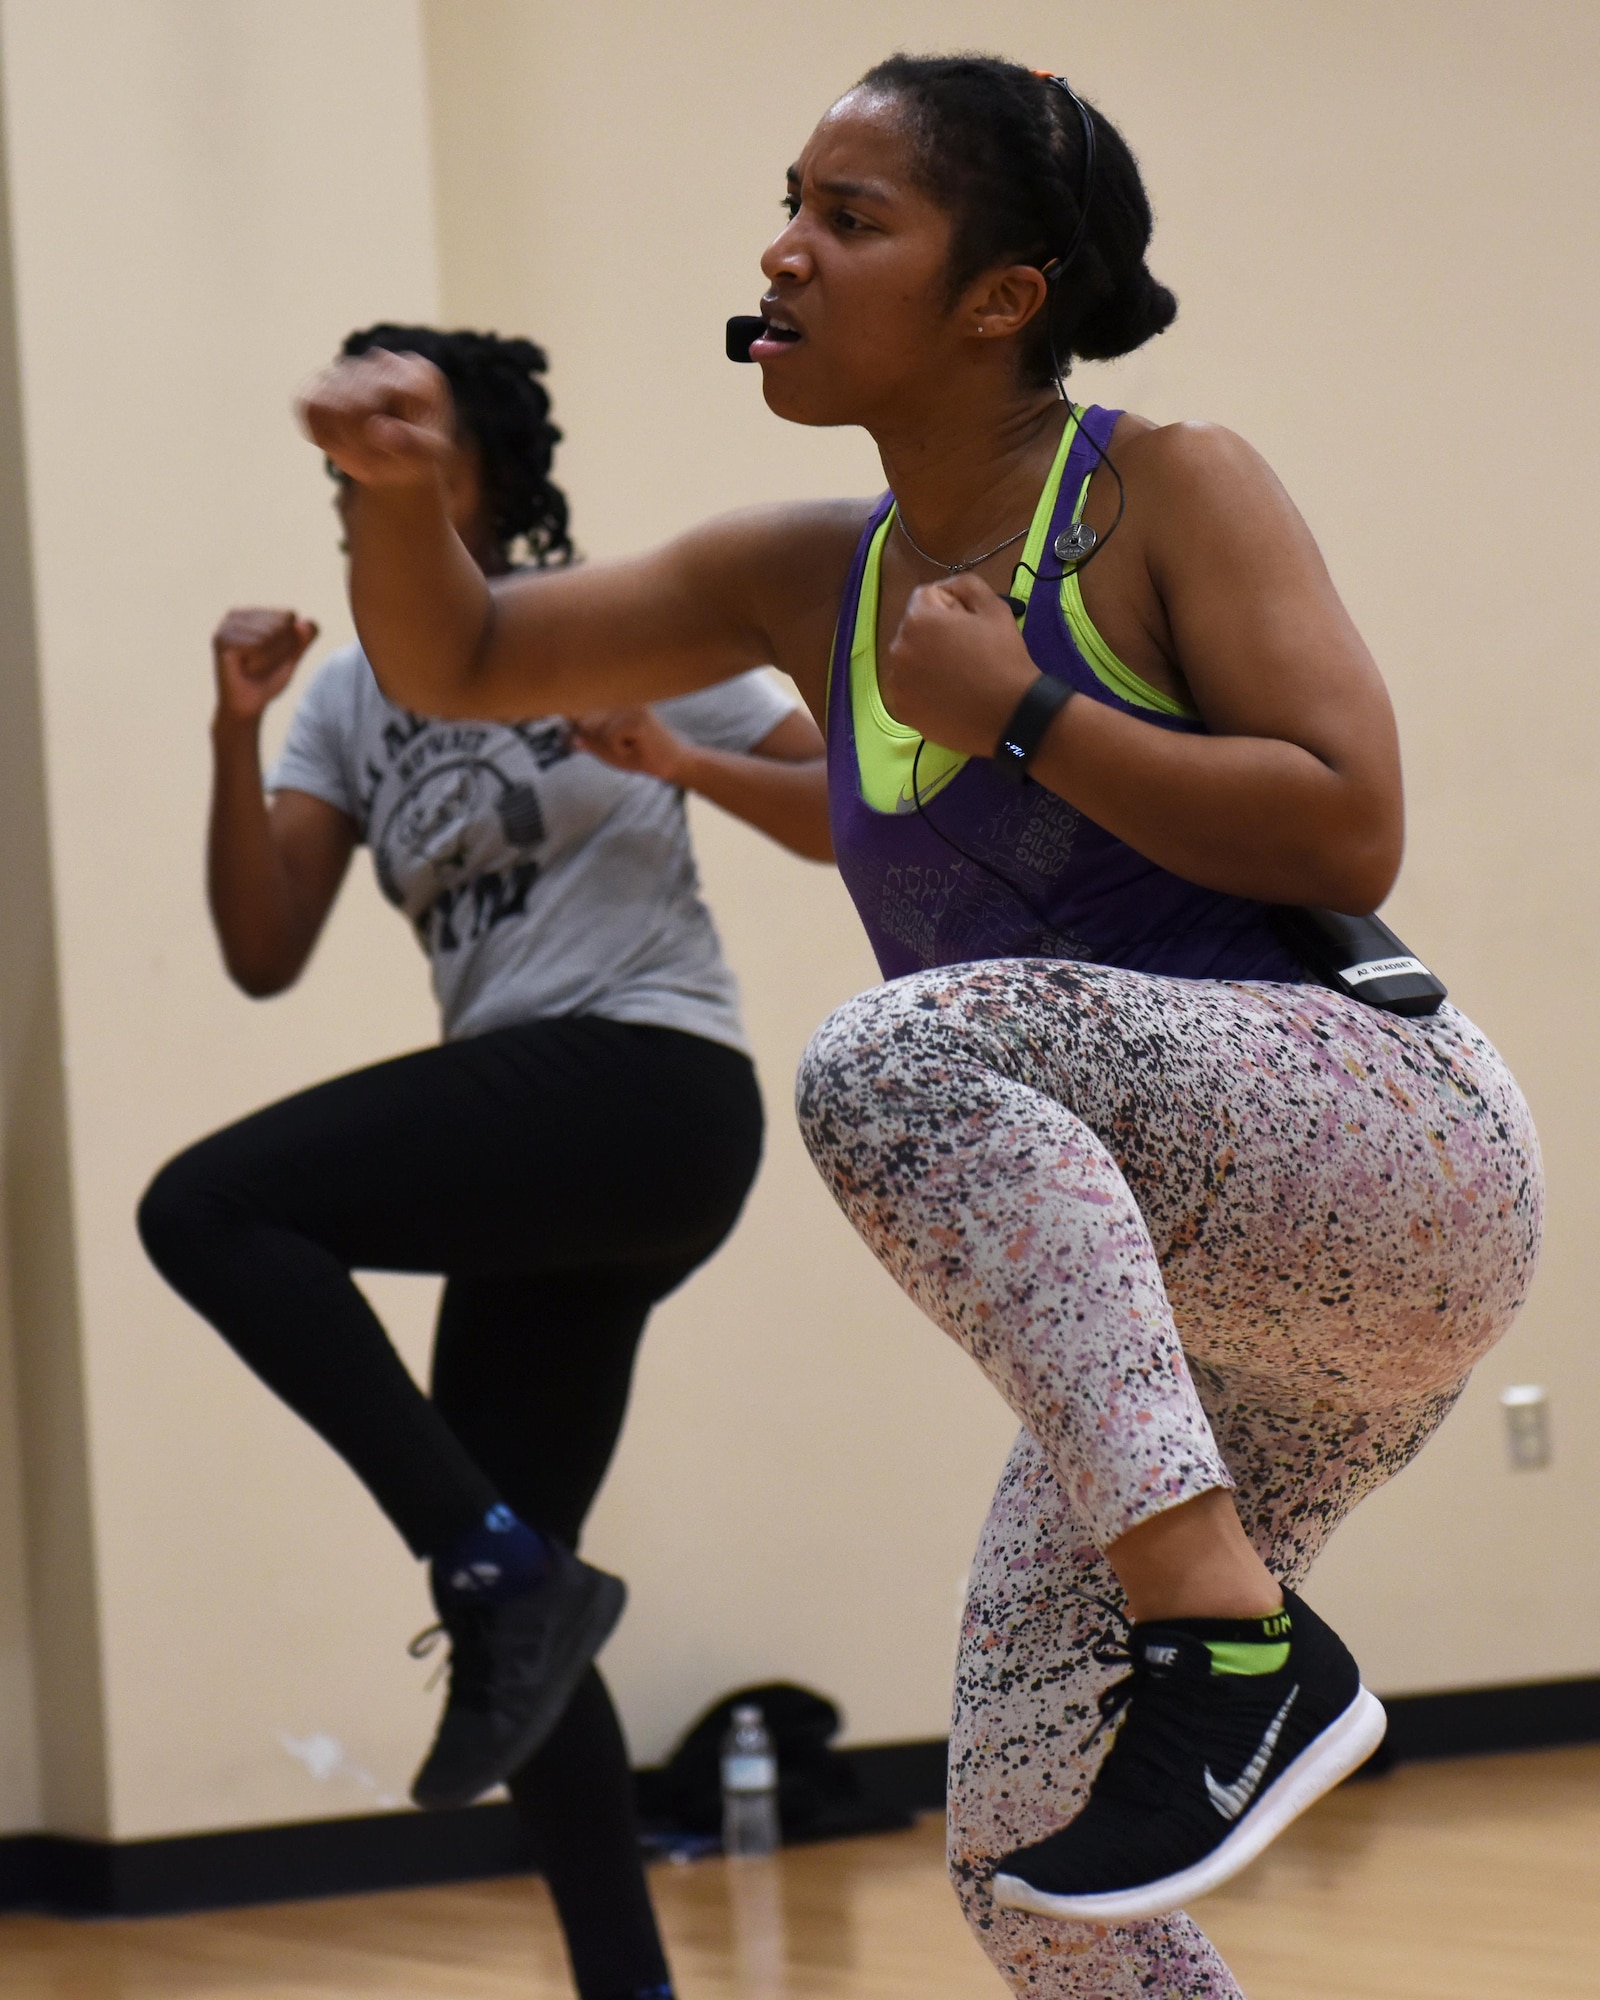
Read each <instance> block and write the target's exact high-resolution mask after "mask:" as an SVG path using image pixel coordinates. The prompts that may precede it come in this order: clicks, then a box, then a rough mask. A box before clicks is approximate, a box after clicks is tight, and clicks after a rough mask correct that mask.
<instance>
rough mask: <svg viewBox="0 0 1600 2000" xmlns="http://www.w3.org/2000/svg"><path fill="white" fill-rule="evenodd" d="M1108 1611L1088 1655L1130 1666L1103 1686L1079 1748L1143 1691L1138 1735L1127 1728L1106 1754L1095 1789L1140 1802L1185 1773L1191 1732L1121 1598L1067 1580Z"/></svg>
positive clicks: (1087, 1744)
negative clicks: (1145, 1654)
mask: <svg viewBox="0 0 1600 2000" xmlns="http://www.w3.org/2000/svg"><path fill="white" fill-rule="evenodd" d="M1069 1588H1070V1589H1071V1591H1072V1595H1073V1596H1074V1597H1081V1598H1082V1599H1083V1600H1084V1601H1085V1602H1086V1603H1089V1604H1093V1605H1095V1606H1096V1607H1097V1609H1099V1610H1100V1611H1102V1612H1104V1613H1105V1616H1106V1620H1107V1622H1106V1624H1105V1625H1103V1626H1102V1627H1101V1629H1100V1631H1099V1632H1098V1633H1097V1634H1096V1636H1095V1639H1094V1642H1093V1644H1092V1645H1091V1646H1090V1648H1089V1657H1090V1658H1091V1659H1092V1660H1093V1661H1095V1663H1096V1664H1097V1665H1098V1666H1102V1667H1126V1668H1127V1670H1128V1671H1127V1672H1126V1673H1125V1674H1124V1675H1123V1676H1122V1677H1121V1679H1120V1680H1114V1681H1112V1682H1111V1683H1110V1685H1109V1686H1107V1687H1104V1688H1102V1689H1101V1690H1100V1697H1099V1701H1098V1703H1097V1706H1098V1708H1099V1711H1100V1714H1099V1720H1098V1721H1097V1722H1096V1723H1095V1725H1094V1727H1093V1729H1091V1730H1090V1731H1089V1734H1088V1735H1087V1736H1086V1737H1084V1739H1083V1741H1082V1742H1081V1743H1080V1744H1079V1745H1078V1750H1079V1754H1080V1755H1081V1754H1083V1753H1084V1752H1086V1751H1088V1750H1089V1749H1090V1748H1091V1747H1092V1746H1093V1745H1094V1744H1095V1743H1096V1742H1097V1741H1098V1740H1099V1738H1100V1737H1101V1736H1102V1735H1103V1734H1104V1733H1105V1731H1106V1730H1108V1729H1110V1728H1111V1727H1112V1726H1113V1725H1114V1724H1116V1723H1118V1722H1120V1721H1122V1719H1123V1717H1124V1716H1125V1715H1126V1714H1127V1713H1128V1711H1129V1709H1130V1708H1131V1707H1132V1705H1133V1703H1134V1700H1135V1698H1136V1697H1140V1698H1141V1699H1140V1700H1139V1709H1138V1723H1139V1727H1138V1729H1137V1732H1136V1733H1135V1734H1134V1735H1131V1736H1130V1734H1129V1732H1128V1731H1127V1730H1126V1729H1124V1730H1122V1732H1121V1733H1120V1734H1119V1735H1118V1737H1117V1739H1116V1741H1115V1742H1114V1743H1113V1744H1112V1746H1111V1748H1110V1750H1109V1751H1108V1752H1107V1754H1106V1758H1105V1761H1104V1763H1102V1765H1101V1767H1100V1773H1099V1775H1098V1776H1097V1777H1096V1780H1095V1790H1096V1792H1097V1793H1100V1794H1101V1795H1102V1796H1105V1795H1107V1794H1108V1793H1113V1794H1121V1795H1122V1796H1123V1797H1125V1798H1129V1799H1132V1800H1135V1801H1137V1802H1139V1803H1154V1802H1156V1801H1158V1800H1160V1799H1162V1798H1164V1797H1166V1796H1167V1794H1168V1792H1169V1790H1170V1787H1171V1785H1172V1784H1173V1782H1174V1781H1175V1780H1178V1779H1181V1777H1182V1774H1183V1769H1184V1752H1185V1750H1186V1748H1187V1738H1186V1735H1185V1732H1184V1730H1183V1727H1182V1725H1181V1722H1180V1721H1179V1719H1178V1717H1179V1712H1180V1705H1179V1704H1178V1703H1174V1702H1170V1701H1163V1700H1161V1699H1160V1698H1159V1692H1160V1691H1164V1684H1163V1683H1159V1682H1157V1681H1156V1680H1155V1679H1154V1677H1153V1675H1152V1673H1151V1670H1150V1667H1149V1666H1148V1665H1147V1663H1146V1662H1145V1661H1144V1659H1143V1658H1142V1657H1141V1656H1140V1655H1139V1654H1138V1653H1137V1652H1136V1651H1135V1650H1134V1645H1133V1623H1132V1621H1131V1620H1130V1619H1129V1617H1128V1615H1127V1613H1126V1612H1125V1611H1124V1610H1123V1609H1122V1607H1121V1606H1120V1605H1118V1604H1113V1603H1112V1602H1111V1601H1110V1600H1109V1599H1107V1598H1104V1597H1098V1596H1096V1595H1095V1593H1094V1592H1093V1591H1089V1590H1083V1589H1081V1588H1079V1587H1078V1586H1075V1585H1074V1586H1069Z"/></svg>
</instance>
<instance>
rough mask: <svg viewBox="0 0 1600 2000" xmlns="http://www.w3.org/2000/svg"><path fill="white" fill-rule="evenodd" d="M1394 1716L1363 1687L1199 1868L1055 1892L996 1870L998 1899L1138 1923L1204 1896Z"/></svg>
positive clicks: (1358, 1760)
mask: <svg viewBox="0 0 1600 2000" xmlns="http://www.w3.org/2000/svg"><path fill="white" fill-rule="evenodd" d="M1387 1727H1388V1718H1387V1717H1386V1716H1385V1714H1384V1712H1383V1704H1382V1702H1380V1701H1379V1699H1378V1697H1377V1696H1376V1695H1375V1694H1368V1692H1367V1690H1366V1689H1365V1688H1362V1689H1360V1691H1359V1692H1358V1693H1357V1695H1356V1698H1355V1700H1354V1701H1353V1702H1351V1704H1350V1706H1349V1707H1348V1708H1347V1709H1346V1710H1345V1711H1344V1713H1343V1714H1342V1715H1340V1716H1338V1717H1337V1718H1336V1719H1335V1720H1334V1721H1332V1722H1330V1723H1329V1724H1328V1726H1327V1728H1326V1729H1325V1730H1323V1732H1322V1734H1321V1735H1320V1736H1317V1737H1314V1738H1313V1739H1312V1741H1311V1742H1309V1743H1308V1744H1307V1745H1306V1747H1305V1748H1304V1749H1303V1750H1302V1751H1301V1752H1300V1755H1299V1756H1298V1757H1296V1759H1295V1760H1294V1762H1293V1763H1292V1764H1291V1765H1290V1766H1289V1768H1288V1770H1287V1771H1285V1772H1284V1773H1283V1775H1282V1776H1281V1777H1279V1778H1276V1779H1275V1780H1274V1781H1273V1783H1272V1784H1271V1785H1269V1786H1268V1787H1267V1789H1266V1790H1265V1791H1264V1792H1263V1793H1262V1794H1261V1795H1260V1797H1259V1798H1258V1799H1257V1800H1256V1803H1255V1805H1254V1807H1253V1808H1252V1810H1251V1811H1249V1812H1248V1813H1246V1815H1245V1817H1244V1818H1243V1819H1242V1820H1241V1821H1240V1822H1239V1824H1238V1825H1237V1826H1236V1827H1235V1828H1234V1829H1233V1831H1232V1833H1230V1834H1229V1835H1228V1837H1227V1838H1226V1839H1225V1840H1224V1841H1222V1842H1221V1844H1220V1845H1219V1846H1217V1847H1214V1848H1213V1849H1212V1850H1211V1852H1210V1853H1209V1854H1208V1855H1207V1856H1206V1858H1205V1859H1204V1860H1203V1861H1197V1862H1196V1863H1195V1864H1194V1866H1193V1867H1192V1868H1184V1869H1181V1870H1180V1871H1179V1872H1178V1873H1177V1874H1176V1875H1168V1876H1165V1877H1164V1878H1163V1879H1162V1880H1161V1881H1159V1882H1141V1883H1140V1884H1139V1885H1138V1887H1137V1888H1133V1889H1112V1890H1108V1891H1105V1892H1103V1893H1101V1894H1099V1895H1094V1896H1052V1895H1050V1894H1049V1893H1048V1892H1047V1891H1046V1890H1043V1889H1036V1888H1034V1886H1033V1884H1032V1883H1031V1882H1024V1881H1023V1880H1022V1879H1021V1878H1020V1877H1019V1876H1016V1875H996V1876H995V1878H994V1899H995V1901H996V1903H998V1904H999V1906H1000V1907H1001V1909H1003V1910H1026V1911H1028V1912H1030V1913H1031V1914H1032V1915H1033V1916H1036V1917H1057V1918H1060V1919H1063V1920H1067V1921H1073V1922H1077V1923H1093V1924H1132V1923H1138V1922H1140V1921H1142V1920H1143V1919H1144V1918H1146V1917H1164V1916H1166V1915H1168V1914H1169V1913H1170V1912H1171V1911H1173V1910H1181V1909H1182V1908H1183V1907H1184V1906H1185V1904H1188V1903H1193V1902H1196V1901H1197V1900H1198V1899H1199V1898H1200V1897H1201V1896H1206V1895H1209V1894H1210V1893H1211V1891H1212V1890H1213V1889H1219V1888H1221V1886H1222V1884H1223V1883H1224V1882H1226V1881H1228V1880H1229V1879H1230V1878H1231V1877H1232V1876H1235V1875H1237V1874H1238V1873H1239V1871H1240V1870H1241V1869H1243V1868H1248V1867H1249V1865H1250V1863H1251V1862H1252V1861H1254V1860H1255V1858H1256V1856H1257V1855H1258V1854H1260V1853H1261V1851H1262V1850H1263V1849H1264V1848H1266V1847H1270V1846H1271V1844H1272V1842H1273V1841H1275V1840H1276V1839H1277V1837H1278V1835H1279V1834H1280V1833H1282V1832H1283V1830H1284V1828H1285V1827H1286V1826H1288V1825H1289V1824H1290V1823H1291V1822H1292V1821H1294V1820H1296V1819H1298V1818H1299V1817H1300V1815H1301V1813H1303V1812H1304V1811H1305V1810H1306V1808H1307V1806H1313V1805H1315V1804H1316V1802H1317V1800H1318V1799H1320V1798H1321V1797H1322V1796H1323V1794H1324V1793H1326V1792H1331V1791H1332V1790H1333V1788H1334V1786H1335V1785H1337V1784H1338V1783H1339V1782H1340V1780H1341V1779H1343V1778H1348V1777H1349V1775H1350V1773H1351V1772H1352V1771H1354V1770H1355V1769H1357V1767H1358V1766H1360V1765H1362V1764H1364V1763H1365V1762H1366V1760H1367V1759H1368V1758H1369V1757H1370V1756H1371V1755H1372V1753H1373V1751H1374V1750H1376V1749H1377V1747H1378V1745H1379V1744H1380V1743H1381V1742H1382V1741H1383V1732H1384V1730H1385V1729H1386V1728H1387Z"/></svg>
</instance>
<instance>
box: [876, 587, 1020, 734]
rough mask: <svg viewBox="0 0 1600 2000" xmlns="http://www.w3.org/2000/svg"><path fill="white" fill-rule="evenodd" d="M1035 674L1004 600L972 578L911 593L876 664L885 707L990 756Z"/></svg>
mask: <svg viewBox="0 0 1600 2000" xmlns="http://www.w3.org/2000/svg"><path fill="white" fill-rule="evenodd" d="M1038 678H1039V669H1038V668H1037V667H1036V666H1035V665H1034V664H1033V661H1032V660H1031V659H1030V658H1029V657H1028V649H1027V647H1026V646H1025V645H1024V644H1023V642H1022V634H1021V633H1020V632H1019V631H1018V630H1017V621H1016V619H1015V618H1014V617H1013V616H1012V615H1011V611H1010V609H1009V608H1008V606H1007V604H1006V602H1005V600H1004V599H1003V598H1001V597H997V596H996V595H995V593H994V592H993V591H992V590H991V589H990V588H989V586H988V584H986V583H985V582H984V581H983V579H982V578H981V577H976V576H954V577H952V578H951V579H950V581H949V582H948V583H925V584H922V585H921V586H920V587H919V588H918V589H916V590H914V591H912V593H911V599H910V602H909V603H908V604H907V605H906V610H905V616H904V617H903V618H902V619H901V620H900V629H899V631H897V632H896V633H895V635H894V637H893V639H892V640H890V642H889V644H888V646H887V647H886V648H885V649H884V653H883V656H882V658H881V659H880V661H879V663H878V685H879V689H880V692H881V693H882V695H883V700H884V705H885V706H886V707H887V709H888V711H889V713H890V714H891V715H892V716H893V717H894V719H895V720H896V721H897V722H903V723H905V725H906V726H907V727H908V728H910V729H915V730H919V731H920V732H921V733H922V735H923V736H925V737H926V738H927V739H928V741H929V742H930V743H942V744H943V745H944V746H945V748H946V749H949V750H962V751H965V752H966V753H967V754H968V755H969V756H974V757H990V756H993V754H994V748H995V745H996V743H998V742H999V740H1000V732H1001V730H1002V729H1004V727H1005V726H1006V723H1007V722H1008V721H1009V720H1010V719H1011V714H1012V711H1013V710H1014V709H1015V708H1016V705H1017V703H1018V702H1019V701H1021V699H1022V697H1023V695H1024V694H1026V693H1027V691H1028V689H1029V688H1030V687H1031V686H1032V685H1033V683H1034V682H1035V681H1036V680H1037V679H1038Z"/></svg>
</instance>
